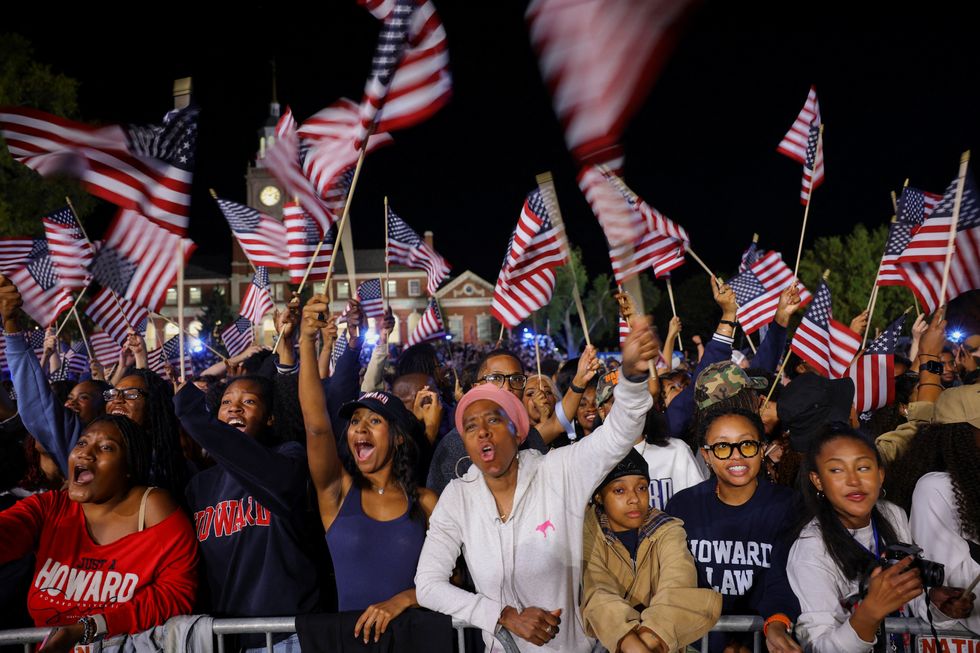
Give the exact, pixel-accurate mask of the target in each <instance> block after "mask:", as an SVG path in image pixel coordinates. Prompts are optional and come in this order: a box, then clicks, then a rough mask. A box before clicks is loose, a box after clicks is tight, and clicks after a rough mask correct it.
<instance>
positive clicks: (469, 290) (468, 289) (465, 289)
mask: <svg viewBox="0 0 980 653" xmlns="http://www.w3.org/2000/svg"><path fill="white" fill-rule="evenodd" d="M474 292H476V290H475V289H474V288H473V284H469V283H468V284H466V285H465V286H463V294H464V295H472V294H473V293H474Z"/></svg>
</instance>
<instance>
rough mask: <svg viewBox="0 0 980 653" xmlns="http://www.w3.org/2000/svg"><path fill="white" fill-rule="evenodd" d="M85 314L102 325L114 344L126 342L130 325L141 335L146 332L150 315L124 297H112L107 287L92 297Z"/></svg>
mask: <svg viewBox="0 0 980 653" xmlns="http://www.w3.org/2000/svg"><path fill="white" fill-rule="evenodd" d="M120 309H121V310H120ZM85 314H86V315H88V316H89V317H90V318H92V321H93V322H95V323H96V324H98V325H99V326H100V327H102V330H103V331H105V333H106V334H107V335H108V336H109V337H110V338H111V339H112V342H114V343H115V344H116V345H122V344H124V343H125V342H126V338H127V337H129V327H130V326H132V328H133V330H134V331H136V333H138V334H139V335H140V336H141V337H142V336H143V335H144V334H145V333H146V323H147V320H148V319H149V317H150V313H149V311H147V310H146V309H145V308H143V307H142V306H139V305H137V304H134V303H133V302H131V301H129V300H128V299H126V298H125V297H118V296H117V297H115V298H113V296H112V291H111V290H109V289H108V288H103V289H102V290H100V291H99V292H98V293H97V294H96V295H95V296H94V297H92V301H90V302H89V304H88V307H87V308H86V309H85ZM93 338H94V336H93ZM99 360H101V358H100V359H99Z"/></svg>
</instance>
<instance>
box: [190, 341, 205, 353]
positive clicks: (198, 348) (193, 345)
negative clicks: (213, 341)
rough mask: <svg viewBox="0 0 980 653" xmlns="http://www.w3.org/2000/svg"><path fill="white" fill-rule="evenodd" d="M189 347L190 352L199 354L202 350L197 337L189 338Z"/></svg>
mask: <svg viewBox="0 0 980 653" xmlns="http://www.w3.org/2000/svg"><path fill="white" fill-rule="evenodd" d="M190 349H191V352H192V353H194V354H200V353H201V352H202V351H204V345H203V344H202V343H201V341H200V340H198V339H197V338H191V343H190Z"/></svg>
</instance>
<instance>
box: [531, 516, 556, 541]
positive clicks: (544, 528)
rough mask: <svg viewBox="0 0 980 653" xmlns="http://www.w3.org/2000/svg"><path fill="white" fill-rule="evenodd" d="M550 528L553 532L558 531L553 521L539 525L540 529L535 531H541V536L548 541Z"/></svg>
mask: <svg viewBox="0 0 980 653" xmlns="http://www.w3.org/2000/svg"><path fill="white" fill-rule="evenodd" d="M549 528H551V530H553V531H554V530H557V529H556V528H555V525H554V524H552V523H551V520H550V519H549V520H548V521H546V522H544V523H543V524H538V527H537V528H535V529H534V530H536V531H541V534H542V535H544V539H548V529H549Z"/></svg>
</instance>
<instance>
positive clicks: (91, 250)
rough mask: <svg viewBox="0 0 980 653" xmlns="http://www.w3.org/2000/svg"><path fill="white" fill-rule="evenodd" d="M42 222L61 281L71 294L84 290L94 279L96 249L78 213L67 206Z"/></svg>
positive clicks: (42, 219)
mask: <svg viewBox="0 0 980 653" xmlns="http://www.w3.org/2000/svg"><path fill="white" fill-rule="evenodd" d="M41 222H42V223H43V224H44V235H45V237H46V238H47V239H48V249H49V250H50V252H51V261H52V262H53V263H54V267H55V270H57V272H58V278H59V279H61V281H62V283H63V284H64V285H65V287H67V288H68V290H71V291H76V290H81V289H82V288H84V287H85V286H87V285H88V282H89V280H90V279H91V276H92V275H91V274H90V273H89V271H88V267H89V266H90V265H91V264H92V259H93V258H94V257H95V247H93V245H92V243H90V242H89V240H88V238H87V237H86V236H85V232H84V231H83V230H82V226H81V225H80V224H79V223H78V220H77V219H76V218H75V212H74V211H72V210H71V208H70V207H67V206H66V207H65V208H63V209H60V210H58V211H55V212H54V213H52V214H50V215H46V216H44V217H43V218H41Z"/></svg>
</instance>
